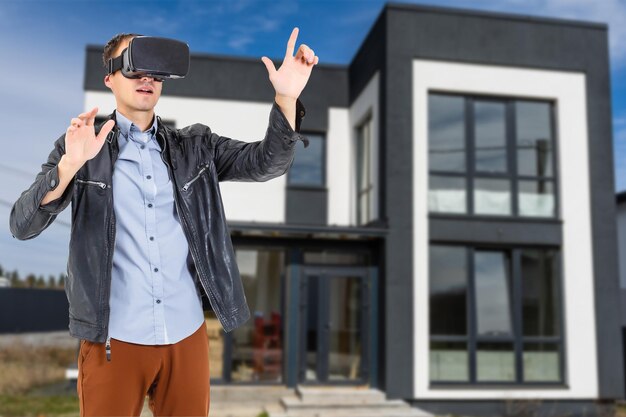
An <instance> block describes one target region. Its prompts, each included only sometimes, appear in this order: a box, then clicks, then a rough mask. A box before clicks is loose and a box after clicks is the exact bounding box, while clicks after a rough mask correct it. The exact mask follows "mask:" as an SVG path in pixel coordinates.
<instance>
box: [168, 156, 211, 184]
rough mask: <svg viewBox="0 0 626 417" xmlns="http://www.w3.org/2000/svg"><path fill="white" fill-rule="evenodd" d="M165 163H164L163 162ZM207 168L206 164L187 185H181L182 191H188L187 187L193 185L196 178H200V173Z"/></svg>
mask: <svg viewBox="0 0 626 417" xmlns="http://www.w3.org/2000/svg"><path fill="white" fill-rule="evenodd" d="M164 162H165V161H164ZM208 167H209V164H206V165H204V166H203V167H202V169H201V170H200V171H198V174H196V176H195V177H193V178H192V179H190V180H189V181H187V183H185V185H183V189H182V190H183V191H187V190H188V189H189V186H190V185H191V184H193V183H194V182H195V181H196V180H197V179H198V178H200V175H202V173H203V172H204V171H206V170H207V168H208Z"/></svg>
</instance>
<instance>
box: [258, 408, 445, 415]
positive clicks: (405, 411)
mask: <svg viewBox="0 0 626 417" xmlns="http://www.w3.org/2000/svg"><path fill="white" fill-rule="evenodd" d="M266 411H267V413H268V415H269V417H433V415H432V414H430V413H427V412H424V411H422V410H419V409H417V408H411V407H409V408H397V407H390V408H385V407H375V408H372V407H352V408H345V409H304V410H285V409H282V410H281V409H280V408H276V407H269V406H268V407H267V408H266Z"/></svg>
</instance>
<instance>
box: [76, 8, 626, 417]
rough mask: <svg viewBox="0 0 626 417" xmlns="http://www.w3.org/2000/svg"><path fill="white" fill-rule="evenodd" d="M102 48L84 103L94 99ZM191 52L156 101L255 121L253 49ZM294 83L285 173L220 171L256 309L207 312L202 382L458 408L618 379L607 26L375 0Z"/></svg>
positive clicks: (239, 123)
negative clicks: (292, 142)
mask: <svg viewBox="0 0 626 417" xmlns="http://www.w3.org/2000/svg"><path fill="white" fill-rule="evenodd" d="M317 52H319V54H320V55H323V53H322V51H317ZM101 53H102V46H88V47H87V51H86V75H85V85H84V86H85V108H86V109H89V108H93V107H94V106H98V107H99V108H100V109H101V111H102V114H101V116H104V115H106V114H108V113H109V112H110V111H112V110H113V109H114V108H115V101H114V97H113V95H112V94H111V93H110V92H109V90H108V89H107V88H106V87H105V85H104V84H103V81H102V77H103V75H104V70H103V68H102V64H101ZM281 61H282V59H281V60H277V61H275V64H276V66H277V67H278V66H279V65H280V63H281ZM190 68H191V69H190V73H189V75H188V77H187V78H186V79H184V80H177V81H166V82H165V84H164V87H163V95H162V97H161V100H160V102H159V104H158V106H157V114H159V115H160V116H161V117H162V118H163V119H164V120H165V121H167V122H168V123H170V124H172V125H174V126H175V127H177V128H182V127H184V126H187V125H190V124H192V123H196V122H200V123H204V124H206V125H208V126H210V127H211V129H212V131H213V132H216V133H218V134H220V135H223V136H227V137H230V138H234V139H239V140H246V141H255V140H260V139H262V138H263V136H264V133H265V129H266V127H267V122H268V116H269V111H270V108H271V104H272V100H273V89H272V86H271V83H270V82H269V81H268V79H267V73H266V69H265V67H264V65H262V63H261V61H260V60H258V59H251V58H241V57H230V56H217V55H207V54H192V58H191V67H190ZM300 98H301V100H302V102H303V104H304V105H305V107H306V117H305V118H304V120H303V122H302V132H303V133H304V134H305V135H306V136H307V137H308V138H309V140H310V146H309V147H308V148H304V147H303V146H302V143H301V142H298V143H297V146H298V149H297V153H296V158H295V161H294V164H293V166H292V168H291V169H290V171H289V172H288V174H286V175H284V176H282V177H279V178H276V179H273V180H270V181H267V182H263V183H242V182H223V183H221V184H220V185H221V193H222V197H223V200H224V205H225V210H226V214H227V218H228V219H229V228H230V231H231V235H232V239H233V242H234V245H235V248H236V253H237V259H238V262H239V269H240V272H241V275H242V278H243V282H244V286H245V291H246V296H247V299H248V303H249V306H250V309H251V311H252V313H253V317H252V318H251V319H250V320H249V321H248V322H247V323H246V324H245V325H243V326H242V327H240V328H238V329H236V330H234V331H233V332H230V333H224V332H223V331H222V330H221V326H220V324H219V322H218V321H217V318H215V316H214V315H212V312H207V323H208V325H209V326H210V331H211V335H212V336H211V337H212V339H211V347H212V349H211V353H212V355H213V357H212V362H211V371H212V383H213V384H245V385H249V384H277V385H284V386H287V387H295V386H296V385H306V384H312V385H329V386H330V385H346V384H347V385H367V386H371V387H377V388H380V389H382V390H384V391H385V393H386V395H387V397H388V398H390V399H394V398H398V399H404V400H407V401H410V402H411V403H413V404H415V405H416V406H419V407H421V408H426V409H429V410H432V411H435V412H441V413H443V412H462V413H463V414H470V412H475V413H478V414H480V413H489V412H490V411H489V410H494V409H498V407H500V408H501V407H503V404H504V403H505V402H506V401H508V400H513V399H514V400H534V401H535V400H540V401H544V402H546V403H550V402H552V401H557V402H558V405H559V407H564V409H565V408H567V407H569V409H580V408H581V407H583V406H586V405H589V404H594V403H595V402H597V401H599V400H612V399H617V398H622V397H623V396H624V365H623V351H622V333H621V326H622V320H621V315H620V296H619V288H620V287H619V278H618V277H619V274H618V257H617V234H616V232H615V196H614V191H613V190H614V174H613V153H612V152H613V151H612V130H611V129H612V128H611V100H610V76H609V52H608V39H607V26H606V25H605V24H601V23H590V22H582V21H572V20H563V19H552V18H538V17H529V16H523V15H512V14H501V13H490V12H489V13H488V12H477V11H470V10H460V9H448V8H440V7H429V6H416V5H407V4H393V3H390V4H386V5H385V7H384V8H383V10H382V11H381V13H380V15H379V16H378V17H377V19H376V21H375V22H374V24H373V26H372V27H371V29H370V31H369V32H368V34H367V36H366V38H365V39H364V41H363V43H362V44H361V46H360V47H359V49H358V51H357V52H356V54H355V56H354V57H353V58H352V60H351V61H350V64H349V65H347V66H342V65H330V64H323V63H322V64H319V65H318V66H316V67H315V69H314V71H313V73H312V75H311V78H310V80H309V83H308V85H307V87H306V89H305V90H304V92H303V94H302V96H301V97H300Z"/></svg>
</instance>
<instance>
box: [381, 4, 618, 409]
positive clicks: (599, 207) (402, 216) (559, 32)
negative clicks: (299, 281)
mask: <svg viewBox="0 0 626 417" xmlns="http://www.w3.org/2000/svg"><path fill="white" fill-rule="evenodd" d="M387 14H388V17H387V27H388V38H387V54H386V59H387V70H386V76H385V81H384V83H385V86H384V87H383V91H384V94H385V95H386V99H387V100H388V101H387V103H386V106H385V110H384V111H385V115H384V118H386V119H387V125H386V126H387V127H386V130H385V133H384V135H383V138H384V147H385V148H386V153H387V154H386V163H387V164H388V167H389V168H388V169H387V170H386V174H387V175H386V180H385V181H386V185H387V196H388V198H387V203H386V204H387V208H388V209H389V212H388V215H389V219H390V227H391V230H390V240H391V242H392V243H390V244H389V246H390V247H392V248H393V249H394V250H388V251H387V254H388V256H389V258H388V260H387V261H388V264H389V265H393V266H390V267H389V268H388V271H387V273H390V274H393V276H392V277H390V280H392V281H393V280H403V279H404V280H406V282H407V284H406V285H403V284H401V283H400V282H397V284H396V285H397V286H398V287H402V290H403V291H405V292H406V293H407V294H412V290H411V286H410V283H411V273H410V271H411V270H410V266H411V265H410V260H411V251H410V248H411V246H412V244H411V239H410V236H409V235H410V231H411V230H412V225H411V222H410V220H409V219H410V216H411V213H412V207H411V200H410V198H409V197H408V196H410V195H412V170H411V155H412V120H411V116H412V97H411V96H412V93H411V86H412V79H411V77H412V73H411V70H412V60H413V59H415V58H421V59H433V60H443V61H451V62H467V63H482V64H489V65H503V66H517V67H526V68H542V69H555V70H563V71H580V72H584V73H585V74H586V76H587V93H588V96H587V115H588V121H589V124H588V126H589V131H588V135H589V151H590V154H589V164H590V170H591V178H590V190H589V191H590V195H591V205H592V207H591V213H592V228H593V259H594V277H595V306H596V324H597V345H598V358H597V360H598V375H599V383H600V397H601V398H621V397H622V396H623V392H624V381H623V379H624V378H623V375H622V369H623V366H622V364H623V358H622V341H621V334H620V324H621V323H620V317H621V316H620V304H619V291H618V289H619V287H618V284H619V282H618V269H617V254H616V246H617V235H616V232H615V220H614V219H615V203H614V201H615V200H614V199H615V197H614V178H613V171H612V167H613V155H612V151H613V150H612V133H611V108H610V91H609V82H610V79H609V67H608V64H609V61H608V41H607V27H606V25H603V24H588V23H580V22H574V21H561V20H558V19H542V18H529V17H526V16H514V15H503V14H498V13H484V12H469V13H468V12H467V11H462V10H454V9H445V8H437V7H428V6H417V5H406V4H390V5H388V6H387ZM564 139H565V138H561V140H564ZM417 233H420V231H419V230H418V231H417ZM566 278H567V277H566ZM419 279H426V277H419ZM393 286H394V285H393V284H392V283H390V288H391V289H392V291H393ZM410 307H411V305H410V300H407V299H404V298H403V297H399V298H398V299H397V300H396V299H395V298H394V304H391V305H390V306H389V309H395V310H397V311H396V312H395V313H394V312H391V311H388V314H390V315H394V316H398V315H399V313H406V312H409V311H411V308H410ZM407 339H408V338H407ZM388 340H389V339H388ZM390 340H394V343H397V339H390ZM405 369H406V367H405ZM423 371H424V372H425V371H426V370H423ZM418 372H420V370H418ZM397 377H398V378H394V379H395V380H398V384H399V385H402V387H400V388H398V390H397V393H398V394H399V393H400V392H402V393H403V394H407V393H408V392H407V391H409V390H410V389H412V387H410V386H409V385H408V384H409V383H411V382H412V381H409V380H408V378H407V375H405V373H404V372H403V371H399V374H398V375H397ZM405 384H407V385H405ZM394 386H395V384H394ZM395 393H396V390H395V389H394V394H395Z"/></svg>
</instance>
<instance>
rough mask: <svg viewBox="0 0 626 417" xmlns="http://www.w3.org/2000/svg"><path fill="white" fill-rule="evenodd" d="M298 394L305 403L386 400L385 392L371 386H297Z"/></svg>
mask: <svg viewBox="0 0 626 417" xmlns="http://www.w3.org/2000/svg"><path fill="white" fill-rule="evenodd" d="M296 394H298V396H299V397H300V398H302V402H304V403H315V404H320V403H323V404H333V403H349V404H354V403H380V402H383V401H385V400H386V396H385V393H384V392H383V391H381V390H379V389H375V388H370V387H328V386H326V387H307V386H301V385H299V386H297V387H296Z"/></svg>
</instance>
